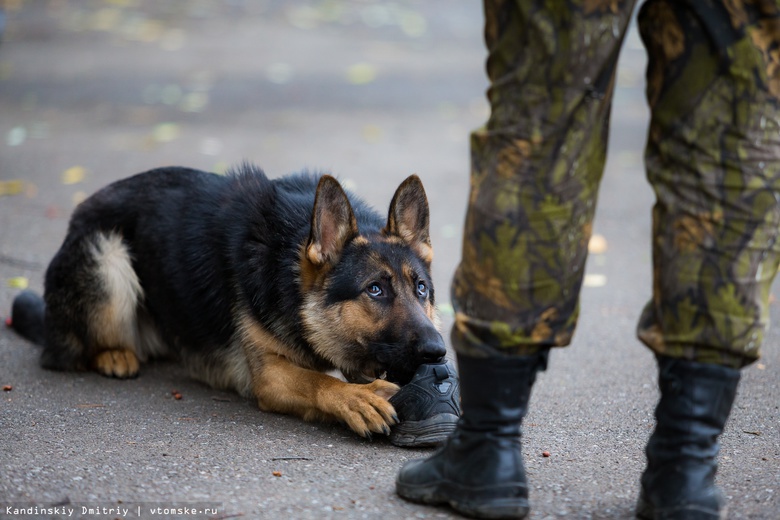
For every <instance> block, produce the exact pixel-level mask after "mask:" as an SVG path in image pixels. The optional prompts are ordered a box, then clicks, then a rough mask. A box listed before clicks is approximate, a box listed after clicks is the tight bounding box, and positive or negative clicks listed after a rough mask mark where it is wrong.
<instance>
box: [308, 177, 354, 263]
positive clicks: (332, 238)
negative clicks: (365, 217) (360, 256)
mask: <svg viewBox="0 0 780 520" xmlns="http://www.w3.org/2000/svg"><path fill="white" fill-rule="evenodd" d="M357 234H358V226H357V220H355V214H354V213H353V212H352V206H350V205H349V200H348V199H347V194H346V193H344V190H343V189H342V188H341V185H340V184H339V182H338V181H337V180H336V179H334V178H333V177H331V176H330V175H323V176H322V178H321V179H320V183H319V184H318V185H317V195H316V197H315V199H314V211H313V212H312V216H311V233H310V234H309V242H308V244H307V245H306V257H307V258H308V259H309V261H311V262H312V263H313V264H315V265H320V266H321V265H326V264H331V265H332V264H335V263H336V262H337V261H338V259H339V257H340V256H341V251H342V249H343V248H344V245H345V244H346V243H347V242H348V241H349V240H351V239H352V238H354V237H355V236H357Z"/></svg>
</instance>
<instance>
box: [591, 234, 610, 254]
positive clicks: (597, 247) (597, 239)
mask: <svg viewBox="0 0 780 520" xmlns="http://www.w3.org/2000/svg"><path fill="white" fill-rule="evenodd" d="M606 251H607V239H606V238H604V235H598V234H596V235H593V236H592V237H590V241H589V242H588V252H589V253H591V254H594V255H601V254H604V253H605V252H606Z"/></svg>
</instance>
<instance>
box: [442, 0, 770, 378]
mask: <svg viewBox="0 0 780 520" xmlns="http://www.w3.org/2000/svg"><path fill="white" fill-rule="evenodd" d="M633 8H634V2H633V1H631V0H626V1H621V0H546V1H541V0H515V1H512V0H503V1H502V0H497V1H489V0H486V1H485V21H486V25H485V40H486V44H487V48H488V51H489V55H488V60H487V72H488V76H489V79H490V81H491V86H490V88H489V90H488V99H489V101H490V105H491V115H490V118H489V120H488V122H487V124H486V125H485V127H484V128H481V129H479V130H477V131H475V132H473V133H472V135H471V157H472V172H471V191H470V198H469V205H468V211H467V217H466V224H465V231H464V240H463V252H462V259H461V263H460V265H459V267H458V269H457V271H456V274H455V277H454V280H453V284H452V299H453V306H454V308H455V314H456V316H455V326H454V327H453V343H454V346H455V349H456V350H457V351H458V352H459V353H461V354H466V355H469V356H496V355H525V354H531V353H533V352H535V351H538V350H539V349H540V348H546V347H550V346H563V345H567V344H568V343H569V342H570V341H571V338H572V334H573V332H574V329H575V325H576V322H577V317H578V311H579V294H580V287H581V285H582V280H583V271H584V266H585V261H586V257H587V252H588V241H589V239H590V237H591V233H592V222H593V216H594V211H595V209H596V200H597V194H598V186H599V182H600V179H601V176H602V173H603V169H604V162H605V158H606V144H607V135H608V130H609V114H610V105H611V100H612V93H613V88H614V85H615V68H616V63H617V58H618V53H619V50H620V47H621V44H622V41H623V38H624V35H625V33H626V29H627V26H628V23H629V19H630V17H631V13H632V10H633ZM779 11H780V6H779V5H778V3H776V2H770V1H762V0H754V1H752V2H730V1H724V2H722V3H720V2H717V1H715V0H688V1H671V0H648V1H647V2H645V3H644V4H643V5H642V8H641V10H640V12H639V18H638V21H639V29H640V34H641V37H642V40H643V42H644V44H645V47H646V49H647V53H648V68H647V99H648V103H649V106H650V110H651V122H650V129H649V135H648V140H647V145H646V149H645V166H646V170H647V178H648V180H649V182H650V184H651V185H652V187H653V189H654V191H655V194H656V203H655V206H654V207H653V210H652V216H653V230H652V236H653V243H652V252H653V267H654V269H653V271H654V272H653V287H652V299H651V301H650V302H649V303H648V304H647V306H646V307H645V309H644V311H643V313H642V316H641V318H640V323H639V326H638V336H639V338H640V339H641V340H642V341H643V342H644V343H645V344H646V345H647V346H649V347H650V348H651V349H652V350H654V351H655V352H657V353H659V354H663V355H668V356H672V357H681V358H685V359H690V360H694V361H699V362H704V363H715V364H721V365H726V366H733V367H741V366H744V365H747V364H749V363H751V362H752V361H754V360H756V359H757V358H758V356H759V349H760V345H761V343H762V340H763V336H764V333H765V330H766V327H767V325H768V305H769V297H770V287H771V284H772V281H773V279H774V276H775V273H776V272H777V269H778V261H779V260H780V255H779V254H778V253H780V245H779V244H778V240H777V239H778V232H779V231H780V14H779Z"/></svg>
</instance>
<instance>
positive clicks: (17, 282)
mask: <svg viewBox="0 0 780 520" xmlns="http://www.w3.org/2000/svg"><path fill="white" fill-rule="evenodd" d="M29 285H30V281H29V280H28V279H27V278H25V277H24V276H14V277H13V278H9V279H8V287H12V288H14V289H27V287H28V286H29Z"/></svg>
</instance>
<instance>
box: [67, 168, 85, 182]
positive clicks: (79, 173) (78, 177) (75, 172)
mask: <svg viewBox="0 0 780 520" xmlns="http://www.w3.org/2000/svg"><path fill="white" fill-rule="evenodd" d="M86 175H87V169H86V168H84V167H83V166H71V167H70V168H68V169H67V170H65V171H64V172H62V175H61V176H60V179H61V180H62V184H78V183H79V182H82V181H83V180H84V177H85V176H86Z"/></svg>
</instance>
